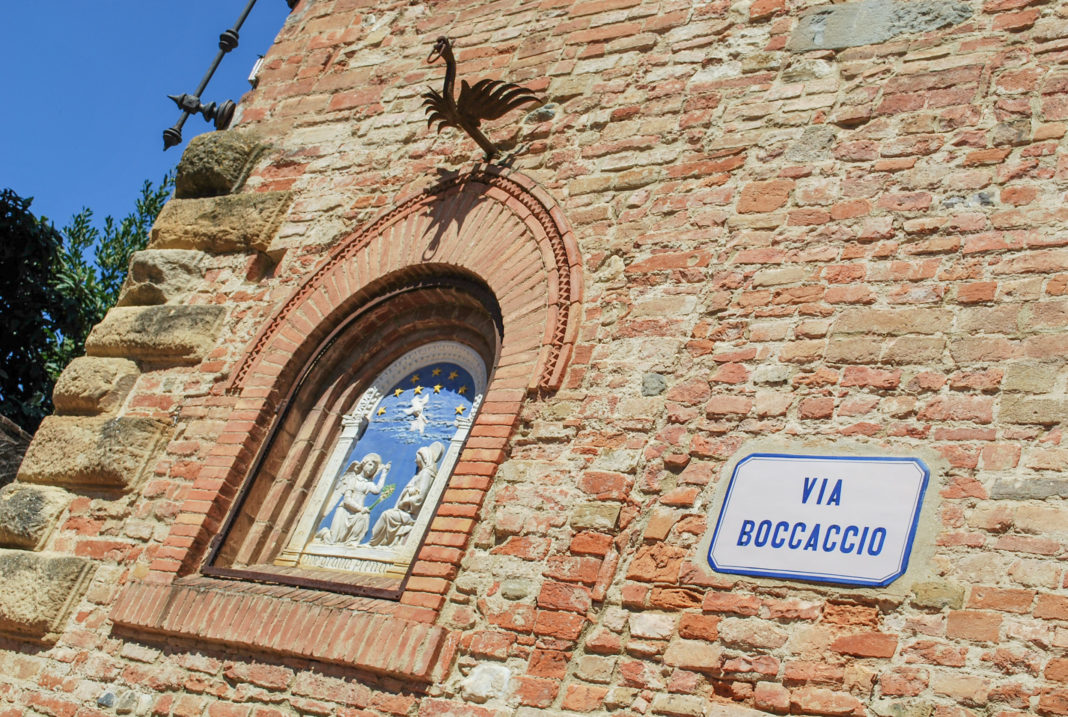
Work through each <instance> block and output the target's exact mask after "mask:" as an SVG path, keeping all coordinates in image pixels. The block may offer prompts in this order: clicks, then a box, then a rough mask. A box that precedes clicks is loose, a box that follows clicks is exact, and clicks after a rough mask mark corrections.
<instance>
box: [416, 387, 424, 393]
mask: <svg viewBox="0 0 1068 717" xmlns="http://www.w3.org/2000/svg"><path fill="white" fill-rule="evenodd" d="M422 392H423V387H422V386H416V387H415V393H416V394H420V393H422Z"/></svg>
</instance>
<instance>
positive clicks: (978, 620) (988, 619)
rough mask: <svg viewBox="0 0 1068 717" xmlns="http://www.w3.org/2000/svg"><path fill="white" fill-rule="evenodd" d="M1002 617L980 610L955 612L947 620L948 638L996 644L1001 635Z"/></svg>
mask: <svg viewBox="0 0 1068 717" xmlns="http://www.w3.org/2000/svg"><path fill="white" fill-rule="evenodd" d="M1001 622H1002V617H1001V615H998V614H997V613H991V612H982V611H978V610H954V611H951V612H950V613H949V615H948V617H947V618H946V636H947V637H951V638H959V639H963V640H983V641H990V642H996V641H997V640H998V637H999V635H1000V633H1001Z"/></svg>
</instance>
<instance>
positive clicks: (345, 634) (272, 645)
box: [111, 578, 459, 682]
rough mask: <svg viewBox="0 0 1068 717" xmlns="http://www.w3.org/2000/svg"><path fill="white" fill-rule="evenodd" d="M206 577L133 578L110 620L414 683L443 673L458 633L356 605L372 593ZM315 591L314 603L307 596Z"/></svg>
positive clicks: (370, 603) (368, 601)
mask: <svg viewBox="0 0 1068 717" xmlns="http://www.w3.org/2000/svg"><path fill="white" fill-rule="evenodd" d="M263 588H265V586H261V585H254V584H248V583H235V582H233V581H226V580H212V579H208V578H187V579H183V580H179V581H177V582H175V583H172V584H169V585H151V584H147V583H136V584H133V585H130V586H128V587H127V588H126V589H124V590H123V591H122V593H121V594H120V595H119V598H118V600H117V601H116V603H115V607H114V609H113V610H112V614H111V619H112V621H113V622H114V623H115V625H116V626H117V627H122V628H127V629H130V630H136V631H145V632H152V633H156V634H164V635H173V636H179V637H185V638H190V639H196V640H206V641H210V642H215V643H222V644H225V645H228V646H231V647H248V648H253V649H258V650H265V651H268V652H272V653H275V654H280V655H290V656H294V657H302V658H306V659H312V660H319V661H322V662H328V663H331V664H336V665H348V666H351V667H355V668H357V669H361V670H367V671H369V672H373V673H375V674H380V675H386V676H390V677H397V678H401V679H406V680H414V681H418V682H433V681H437V680H440V679H442V678H443V677H444V674H445V672H447V671H448V668H449V665H450V664H451V662H452V656H453V654H454V653H455V650H456V646H457V643H458V641H459V636H458V635H457V634H456V633H455V632H453V631H450V630H446V629H444V628H442V627H438V626H435V625H431V624H429V623H424V622H415V621H412V620H406V619H404V618H401V617H398V616H396V615H391V614H389V613H388V612H370V611H362V610H360V609H359V607H358V606H360V605H361V604H364V603H366V604H367V605H366V607H368V608H371V609H372V610H373V609H374V607H375V605H374V604H375V603H382V602H385V601H381V600H375V599H372V598H352V597H350V596H342V595H336V594H329V593H318V594H316V593H314V592H313V591H304V590H295V589H283V590H281V591H280V592H281V593H284V596H283V595H282V594H271V592H272V591H274V589H273V588H266V589H263ZM312 596H314V597H315V598H317V599H316V600H315V601H314V602H313V601H311V600H309V599H308V598H310V597H312Z"/></svg>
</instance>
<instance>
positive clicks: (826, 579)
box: [708, 453, 931, 587]
mask: <svg viewBox="0 0 1068 717" xmlns="http://www.w3.org/2000/svg"><path fill="white" fill-rule="evenodd" d="M753 458H803V459H808V460H813V459H815V460H828V461H853V462H878V463H913V464H915V465H916V466H917V467H919V469H920V470H921V471H922V472H923V481H922V482H921V483H920V490H919V491H918V493H917V495H916V502H915V504H914V505H913V509H912V525H911V526H910V527H909V534H908V538H906V540H905V550H904V553H903V554H902V557H901V562H900V563H899V565H898V569H897V572H895V573H893V574H892V575H890V576H889V577H887V578H885V579H884V580H879V581H875V580H863V579H858V578H851V577H849V576H846V575H834V574H831V573H804V572H796V573H795V572H782V571H778V570H761V569H760V568H734V567H731V568H721V567H719V566H717V565H716V562H715V561H714V560H713V559H712V549H713V547H715V545H716V540H717V539H718V538H719V527H720V525H722V524H723V514H724V513H725V512H726V511H727V504H728V503H730V500H731V491H732V490H733V489H734V481H735V479H736V478H737V477H738V469H739V468H741V467H742V465H743V464H745V463H746V462H747V461H749V460H752V459H753ZM930 477H931V471H930V470H929V469H928V468H927V464H926V463H924V462H923V461H922V460H920V459H919V458H900V457H896V456H817V455H809V454H804V453H750V454H749V455H747V456H746V457H744V458H742V459H741V460H740V461H738V462H737V463H736V464H735V465H734V470H733V471H731V480H730V483H728V484H727V493H726V495H725V496H724V497H723V505H722V506H720V509H719V517H718V518H717V519H716V530H715V531H714V532H713V533H712V542H711V543H709V545H708V564H709V566H710V567H711V568H712V569H713V570H715V571H716V572H720V573H728V574H731V575H752V576H755V577H762V578H787V579H790V580H807V581H810V582H818V583H836V584H839V585H859V586H861V587H886V586H887V585H889V584H890V583H892V582H894V581H895V580H897V579H898V578H899V577H901V576H902V575H904V574H905V571H906V570H908V567H909V558H910V557H911V556H912V542H913V539H914V538H915V537H916V528H917V527H918V526H919V524H920V511H921V509H922V508H923V497H924V495H926V493H927V483H928V481H929V479H930Z"/></svg>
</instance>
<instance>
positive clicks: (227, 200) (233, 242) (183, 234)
mask: <svg viewBox="0 0 1068 717" xmlns="http://www.w3.org/2000/svg"><path fill="white" fill-rule="evenodd" d="M292 196H293V195H292V192H254V193H249V194H232V195H228V196H222V197H208V198H204V199H172V200H171V201H169V202H167V204H166V205H165V206H164V207H163V211H161V212H160V213H159V217H157V218H156V223H155V224H154V225H153V226H152V233H151V236H150V241H149V248H150V249H198V250H200V251H206V252H208V253H211V254H224V253H227V252H245V251H259V252H267V250H268V248H269V247H270V246H271V240H272V239H274V235H275V234H276V233H277V232H278V227H279V226H280V225H281V223H282V219H283V218H284V217H285V213H286V210H287V209H288V208H289V203H290V201H291V199H292Z"/></svg>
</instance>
